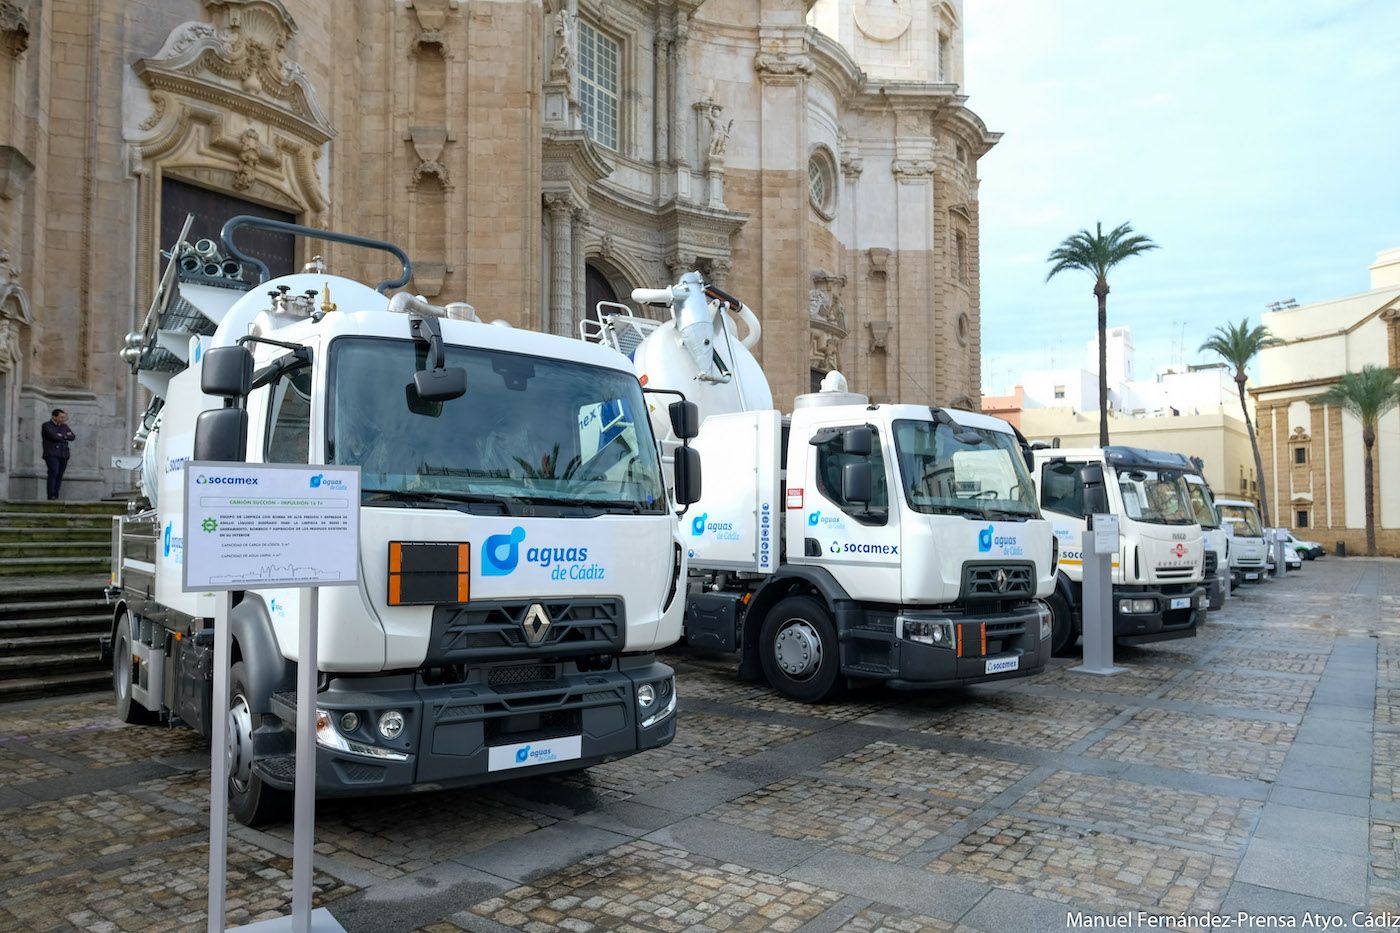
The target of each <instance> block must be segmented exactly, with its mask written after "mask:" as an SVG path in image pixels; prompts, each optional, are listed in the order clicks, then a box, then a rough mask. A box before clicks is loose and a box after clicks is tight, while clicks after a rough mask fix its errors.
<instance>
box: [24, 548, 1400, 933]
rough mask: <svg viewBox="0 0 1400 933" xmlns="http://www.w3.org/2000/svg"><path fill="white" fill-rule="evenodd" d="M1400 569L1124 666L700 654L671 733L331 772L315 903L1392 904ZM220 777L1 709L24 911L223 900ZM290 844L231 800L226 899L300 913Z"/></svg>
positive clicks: (901, 909)
mask: <svg viewBox="0 0 1400 933" xmlns="http://www.w3.org/2000/svg"><path fill="white" fill-rule="evenodd" d="M1377 594H1380V595H1377ZM1397 594H1400V562H1396V561H1385V560H1375V561H1370V560H1360V559H1348V560H1346V561H1339V560H1336V559H1335V558H1328V559H1324V560H1321V561H1316V562H1310V563H1308V564H1307V565H1305V569H1304V571H1303V572H1302V573H1295V574H1290V575H1288V576H1287V577H1285V578H1284V579H1282V580H1279V581H1275V582H1272V583H1268V584H1264V585H1257V586H1256V585H1251V586H1248V587H1246V588H1245V589H1244V590H1242V591H1240V593H1239V594H1238V596H1237V598H1235V599H1232V600H1231V601H1230V602H1229V603H1228V604H1227V608H1226V609H1225V610H1224V611H1222V612H1218V613H1213V614H1212V615H1211V616H1210V619H1209V622H1208V623H1207V624H1206V626H1205V627H1204V628H1203V629H1202V631H1201V632H1200V634H1199V636H1198V637H1197V638H1194V639H1190V640H1182V641H1175V642H1168V643H1164V644H1160V645H1155V646H1152V645H1149V646H1144V647H1139V648H1134V649H1125V650H1123V651H1121V652H1120V653H1119V655H1118V659H1119V662H1120V663H1121V664H1123V665H1124V666H1125V667H1126V668H1127V669H1128V670H1127V672H1126V673H1125V674H1122V675H1119V676H1116V677H1098V676H1094V675H1087V674H1083V673H1080V672H1076V671H1073V670H1071V669H1070V667H1071V665H1070V664H1068V663H1064V662H1058V661H1057V662H1056V663H1055V665H1054V666H1053V667H1052V668H1051V669H1050V670H1048V671H1047V672H1046V673H1045V674H1043V675H1041V676H1039V677H1035V678H1029V679H1025V680H1019V681H1014V682H1011V683H1009V684H1006V685H997V686H982V687H977V688H973V689H969V690H963V691H954V692H945V693H938V694H910V693H897V692H893V691H884V690H868V691H859V692H855V693H852V694H851V695H850V696H848V697H847V698H845V699H844V700H842V701H840V702H835V703H830V704H825V705H821V706H805V705H802V704H799V703H794V702H791V701H789V700H786V699H784V698H782V697H780V696H778V695H777V694H775V693H774V692H773V691H772V690H770V689H768V688H767V687H766V686H762V685H758V684H752V683H745V682H742V681H740V680H738V679H737V677H736V676H735V666H736V664H735V659H734V658H732V657H714V656H704V655H697V654H692V653H687V652H684V651H680V652H676V653H674V654H672V655H670V656H669V658H668V660H669V661H670V662H671V663H673V664H674V665H675V666H676V668H677V670H678V671H679V674H680V697H681V712H680V720H679V726H678V733H677V738H676V741H675V742H674V743H673V744H672V745H670V746H668V747H666V748H663V749H657V750H655V751H652V752H648V753H646V754H644V755H639V756H635V757H633V758H629V759H624V760H622V761H617V762H611V763H609V764H606V765H603V766H601V767H598V768H594V769H592V770H590V771H588V772H581V773H576V774H572V775H560V776H552V777H550V776H546V777H529V776H521V777H518V778H517V779H515V780H512V781H510V782H508V783H505V784H501V785H495V786H489V787H478V788H472V789H468V790H462V791H436V792H432V793H426V794H415V795H408V796H403V797H391V798H380V799H369V800H336V801H323V802H322V803H321V805H320V807H319V810H318V834H317V846H316V851H317V866H316V867H317V872H316V885H317V902H318V903H325V904H327V905H328V906H329V907H330V908H331V909H332V911H333V913H334V914H335V916H336V917H337V919H339V920H340V922H341V923H342V924H343V925H344V926H345V927H346V929H347V930H351V931H376V933H380V931H383V933H408V931H428V933H455V931H460V930H470V931H481V933H504V931H512V930H514V931H527V933H546V931H571V933H587V931H674V933H691V931H696V933H699V931H714V930H734V931H764V930H778V931H801V933H838V931H848V933H915V931H920V933H921V931H958V933H977V931H982V933H994V931H1002V930H1042V929H1043V930H1060V929H1064V928H1065V926H1066V917H1067V916H1068V915H1069V913H1070V912H1075V913H1084V914H1086V915H1100V914H1108V915H1116V914H1120V913H1123V912H1133V911H1137V910H1142V911H1146V912H1148V913H1151V914H1179V913H1182V912H1188V913H1191V914H1198V913H1201V912H1208V911H1223V912H1231V911H1234V910H1247V911H1254V912H1260V911H1268V912H1273V913H1281V914H1289V915H1295V916H1296V915H1299V914H1301V912H1303V911H1309V910H1311V911H1320V912H1322V913H1324V914H1329V915H1330V914H1337V913H1340V914H1342V915H1343V916H1349V915H1350V912H1351V910H1353V909H1367V910H1371V911H1386V910H1389V911H1391V912H1400V704H1397V700H1398V699H1400V595H1397ZM208 781H209V772H208V748H207V746H206V745H204V744H203V743H202V742H201V741H200V740H199V739H198V738H197V737H196V736H194V735H193V734H192V733H190V732H189V731H187V730H183V729H178V728H177V729H172V728H168V727H164V726H140V727H138V726H126V725H123V724H121V723H119V722H117V720H116V719H115V717H114V716H113V715H112V707H111V701H110V698H109V697H107V696H105V695H98V694H92V695H86V696H80V697H73V698H65V699H61V700H46V701H30V702H25V703H21V704H13V705H9V706H3V707H0V931H10V930H15V931H20V930H24V931H30V930H40V931H59V930H63V931H70V930H85V931H102V933H109V931H128V930H129V931H138V930H140V931H146V930H157V931H164V930H191V929H199V928H201V927H202V924H203V917H204V905H205V898H206V890H205V865H206V859H207V819H208ZM290 852H291V831H290V828H289V827H285V826H280V827H272V828H269V829H267V830H265V831H264V830H250V829H247V828H245V827H239V826H236V825H235V826H234V827H233V830H232V838H231V846H230V870H229V890H228V903H229V921H230V923H231V924H241V923H248V922H252V921H255V920H259V919H266V918H270V917H273V916H277V915H280V914H284V913H286V911H287V910H288V909H289V901H290V873H291V865H290ZM1343 928H1345V927H1343Z"/></svg>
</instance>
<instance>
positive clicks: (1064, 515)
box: [1036, 460, 1084, 581]
mask: <svg viewBox="0 0 1400 933" xmlns="http://www.w3.org/2000/svg"><path fill="white" fill-rule="evenodd" d="M1081 466H1083V464H1080V463H1071V462H1069V461H1067V460H1047V461H1045V462H1044V463H1042V464H1041V465H1040V473H1039V475H1038V476H1037V477H1036V479H1037V483H1036V485H1037V486H1039V487H1040V508H1041V509H1042V510H1043V511H1044V513H1045V517H1046V518H1047V519H1049V520H1050V525H1051V527H1052V528H1053V529H1054V534H1055V537H1056V538H1057V539H1059V542H1060V569H1061V570H1063V571H1064V572H1065V574H1066V575H1067V576H1068V577H1069V578H1070V579H1071V580H1075V581H1078V580H1080V579H1082V578H1081V576H1080V574H1081V573H1082V572H1083V567H1084V551H1083V541H1082V540H1081V535H1082V534H1083V532H1084V483H1083V481H1082V480H1081V479H1080V477H1079V468H1080V467H1081Z"/></svg>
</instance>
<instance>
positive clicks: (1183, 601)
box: [1172, 596, 1191, 609]
mask: <svg viewBox="0 0 1400 933" xmlns="http://www.w3.org/2000/svg"><path fill="white" fill-rule="evenodd" d="M1172 608H1173V609H1190V608H1191V597H1190V596H1177V597H1175V598H1174V599H1172Z"/></svg>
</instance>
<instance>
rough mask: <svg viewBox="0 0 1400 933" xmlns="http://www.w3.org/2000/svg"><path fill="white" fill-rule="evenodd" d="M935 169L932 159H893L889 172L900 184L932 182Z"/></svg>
mask: <svg viewBox="0 0 1400 933" xmlns="http://www.w3.org/2000/svg"><path fill="white" fill-rule="evenodd" d="M935 168H936V166H935V164H934V161H933V160H932V159H895V160H894V162H892V163H891V164H890V171H891V172H893V173H894V177H895V178H896V179H897V180H898V181H900V182H902V183H910V182H918V181H929V180H932V178H933V172H934V169H935Z"/></svg>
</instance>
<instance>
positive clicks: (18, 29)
mask: <svg viewBox="0 0 1400 933" xmlns="http://www.w3.org/2000/svg"><path fill="white" fill-rule="evenodd" d="M27 48H29V20H27V19H26V18H25V16H24V10H23V9H22V8H21V7H20V6H19V4H17V3H13V2H11V0H0V51H3V52H4V53H5V54H6V55H9V56H10V57H11V58H19V57H20V56H21V55H23V54H24V50H25V49H27Z"/></svg>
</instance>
